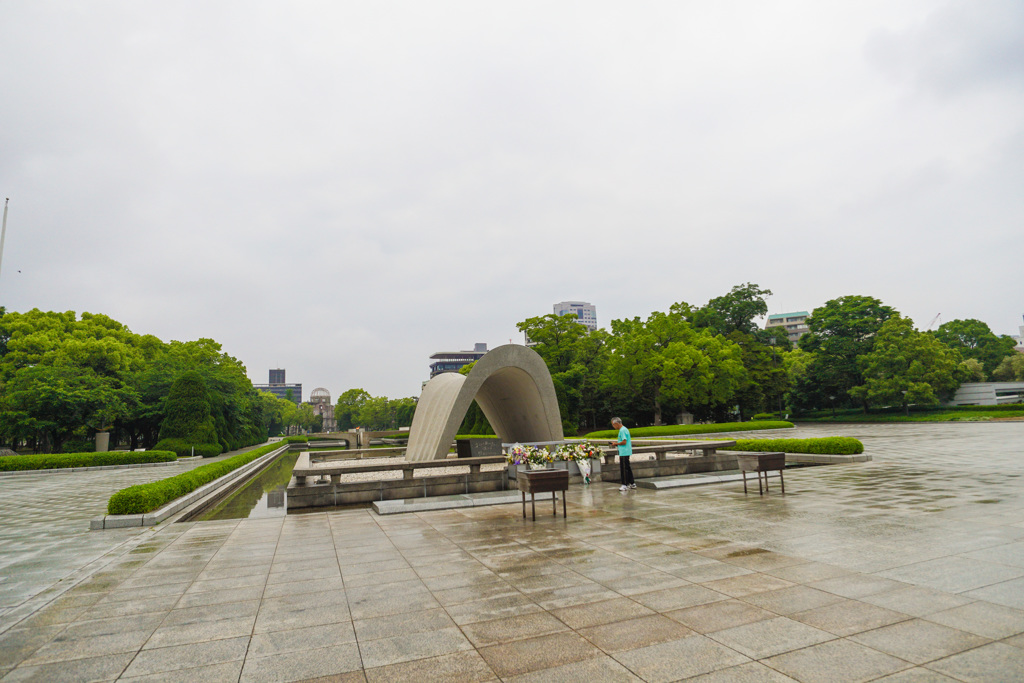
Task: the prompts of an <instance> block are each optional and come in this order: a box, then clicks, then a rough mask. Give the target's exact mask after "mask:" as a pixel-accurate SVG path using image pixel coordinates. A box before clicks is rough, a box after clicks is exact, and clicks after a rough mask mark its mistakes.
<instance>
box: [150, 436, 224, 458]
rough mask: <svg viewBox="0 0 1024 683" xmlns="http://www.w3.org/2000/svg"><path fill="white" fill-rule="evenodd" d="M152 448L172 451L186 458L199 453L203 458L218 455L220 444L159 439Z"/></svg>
mask: <svg viewBox="0 0 1024 683" xmlns="http://www.w3.org/2000/svg"><path fill="white" fill-rule="evenodd" d="M154 448H156V449H158V450H161V451H174V452H175V453H177V454H178V457H179V458H187V457H190V456H192V455H199V456H202V457H204V458H212V457H214V456H217V455H220V444H217V443H197V444H191V443H188V442H186V441H185V440H184V439H161V440H160V441H159V442H158V443H157V444H156V445H155V446H154Z"/></svg>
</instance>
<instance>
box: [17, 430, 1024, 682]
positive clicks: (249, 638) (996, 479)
mask: <svg viewBox="0 0 1024 683" xmlns="http://www.w3.org/2000/svg"><path fill="white" fill-rule="evenodd" d="M832 434H838V435H850V436H856V437H858V438H861V439H862V440H863V441H864V443H865V446H866V449H867V452H868V454H870V455H871V456H872V460H871V461H869V462H863V463H855V464H849V465H843V466H841V467H806V468H794V469H792V470H790V471H787V473H786V479H787V482H786V484H787V486H786V491H787V493H786V494H785V495H784V496H783V495H781V494H780V493H776V492H775V491H774V489H773V491H772V494H771V495H770V496H758V495H757V494H756V493H755V494H753V495H744V494H743V489H742V484H741V483H739V482H738V481H722V482H717V483H715V484H714V485H708V486H699V487H693V486H691V487H678V488H664V489H653V488H648V489H645V488H638V489H636V490H633V491H629V492H627V493H620V492H619V491H618V490H617V487H615V486H613V485H610V484H604V483H601V482H598V483H595V484H593V485H591V486H589V487H584V486H573V487H571V489H570V491H569V493H568V504H569V508H570V509H569V515H568V517H567V518H562V517H554V518H553V517H548V516H545V517H544V518H543V519H541V518H538V520H537V522H532V521H531V520H529V519H527V520H523V519H522V513H521V510H520V507H519V505H518V503H519V497H518V496H519V494H518V492H510V493H511V495H510V496H509V497H510V498H511V499H512V500H511V501H510V502H511V503H513V504H495V505H463V506H461V507H450V506H449V507H447V508H446V509H423V510H420V511H418V512H411V513H409V514H403V515H380V514H377V513H376V512H374V511H373V509H372V508H369V507H366V508H353V509H345V510H332V511H326V512H314V513H305V514H300V515H290V516H287V517H282V518H276V519H250V520H230V521H224V522H188V523H181V524H173V525H160V526H157V527H155V528H153V529H149V530H142V531H129V530H112V531H103V532H89V531H88V530H87V523H80V524H79V525H78V527H77V530H76V531H75V532H74V533H70V532H68V533H66V534H65V535H63V536H60V534H59V533H58V536H59V537H60V543H61V544H62V545H60V546H59V547H57V546H53V545H47V543H48V542H42V541H40V540H39V539H36V538H35V536H36V535H38V533H37V531H36V530H37V529H38V528H39V526H40V524H45V523H46V522H45V521H42V520H48V519H49V518H50V517H53V516H55V515H58V513H59V511H60V505H61V504H63V502H64V501H63V498H62V496H63V497H69V498H73V497H74V496H75V495H76V492H75V491H74V490H73V489H74V485H73V482H75V481H76V478H77V477H84V478H85V479H82V480H81V481H82V482H84V483H88V482H87V479H88V478H89V477H94V476H95V475H96V473H88V472H86V473H73V474H70V475H67V476H64V477H48V478H46V482H43V481H42V480H41V479H37V480H36V485H37V486H38V491H37V493H39V495H40V496H41V497H43V498H46V500H47V501H49V502H47V503H45V504H46V505H49V506H50V507H49V511H48V512H38V511H35V510H25V511H22V510H20V508H18V507H17V506H12V505H11V499H10V498H5V496H6V494H7V492H6V491H4V489H3V487H0V512H3V513H4V514H6V515H7V516H8V517H10V518H11V524H9V525H7V527H4V526H3V525H0V563H2V562H7V564H5V565H0V569H3V574H2V577H3V578H2V580H0V595H2V594H3V591H4V590H6V591H7V593H6V594H7V595H9V596H19V597H16V598H14V599H12V600H11V602H10V603H8V604H9V606H8V607H6V608H3V609H4V611H3V612H2V613H0V631H2V632H0V681H4V682H5V683H6V682H7V681H17V680H55V681H60V680H81V679H87V680H88V679H95V680H118V679H119V680H125V681H130V680H134V681H139V682H141V681H150V682H152V681H167V680H195V681H200V680H212V681H217V680H225V681H232V682H233V683H237V681H240V680H241V681H261V680H275V681H277V680H282V681H286V680H304V679H312V680H316V679H318V678H319V679H322V680H325V681H326V680H330V681H345V682H349V681H365V680H370V681H381V680H387V681H402V680H409V681H422V680H442V681H443V680H458V681H462V680H465V681H495V680H499V679H501V680H506V681H534V682H537V681H563V680H584V681H587V683H596V682H598V681H633V680H646V681H676V680H680V679H683V678H689V677H696V678H694V680H698V681H704V683H713V682H715V681H767V682H776V683H778V682H783V681H791V680H801V681H813V680H888V681H903V682H904V683H914V682H915V681H946V680H1004V679H1005V680H1013V678H1012V677H1011V678H1007V676H1009V675H1010V674H1009V673H1008V672H1010V673H1013V674H1016V672H1019V670H1020V668H1021V658H1022V655H1021V653H1024V604H1022V603H1021V597H1020V596H1021V595H1024V583H1022V582H1024V574H1022V573H1021V571H1022V569H1024V567H1022V566H1021V548H1022V543H1024V490H1022V489H1021V487H1020V485H1019V481H1020V477H1021V476H1024V424H1019V423H1018V424H1016V425H968V424H965V425H842V426H822V425H815V426H813V427H798V428H797V429H796V430H791V431H790V432H789V433H788V434H787V436H794V435H795V436H808V437H811V436H822V435H832ZM768 436H771V435H768ZM135 472H138V470H116V471H109V472H106V473H105V476H108V477H115V478H116V477H125V476H127V475H128V474H132V473H135ZM32 480H33V478H32V477H31V476H24V477H16V478H11V479H10V480H8V481H5V482H4V483H5V485H6V484H8V483H17V484H18V485H21V484H23V483H25V482H31V481H32ZM57 481H63V482H72V486H70V487H69V486H65V487H64V488H63V489H60V490H58V488H59V487H58V488H53V486H54V483H55V482H57ZM47 482H48V483H47ZM93 483H94V484H95V482H93ZM31 489H32V487H31V486H30V487H28V489H27V490H28V491H31ZM89 489H90V486H85V487H84V489H83V490H84V491H88V490H89ZM102 490H103V487H100V486H98V485H96V486H92V491H93V493H92V495H93V498H94V500H93V501H92V502H91V503H88V504H86V503H85V502H79V503H78V504H77V505H79V507H81V508H83V509H84V508H87V507H88V506H89V505H92V506H93V507H96V506H98V505H101V501H100V500H99V499H100V498H101V497H102V495H101V491H102ZM25 493H26V489H25V488H24V487H23V488H22V489H21V490H20V491H19V495H23V494H25ZM47 496H49V497H48V498H47ZM86 497H88V496H85V497H83V498H82V499H81V501H84V500H85V498H86ZM496 498H497V497H496V496H491V499H492V500H493V499H496ZM103 500H104V501H105V498H104V499H103ZM5 504H6V505H7V506H8V507H6V508H4V505H5ZM70 509H71V510H72V511H73V510H74V509H76V508H75V504H72V505H71V506H70ZM74 514H78V515H80V518H79V519H80V521H81V520H87V519H88V516H89V513H81V512H79V513H74V512H73V513H72V515H71V516H74ZM19 515H20V516H21V517H23V518H24V519H23V520H22V519H19V518H18V517H19ZM97 539H101V540H102V542H99V541H98V540H97Z"/></svg>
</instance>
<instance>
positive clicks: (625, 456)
mask: <svg viewBox="0 0 1024 683" xmlns="http://www.w3.org/2000/svg"><path fill="white" fill-rule="evenodd" d="M612 427H615V428H616V429H618V430H619V436H618V438H617V439H616V440H615V442H614V443H615V445H616V446H618V448H619V475H620V477H619V478H620V480H621V481H622V486H620V487H619V490H620V491H623V492H625V491H628V490H629V489H635V488H636V480H634V479H633V468H632V467H630V466H629V457H630V456H631V455H633V439H632V438H631V437H630V436H629V430H628V429H626V427H625V426H624V425H623V424H622V419H621V418H618V417H613V418H612Z"/></svg>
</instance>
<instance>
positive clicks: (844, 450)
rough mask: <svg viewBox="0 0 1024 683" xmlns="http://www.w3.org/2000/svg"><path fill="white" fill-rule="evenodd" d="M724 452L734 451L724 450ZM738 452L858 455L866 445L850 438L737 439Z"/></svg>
mask: <svg viewBox="0 0 1024 683" xmlns="http://www.w3.org/2000/svg"><path fill="white" fill-rule="evenodd" d="M721 450H723V451H726V450H733V449H727V448H723V449H721ZM735 450H737V451H757V452H765V451H783V452H786V453H813V454H815V455H857V454H859V453H863V452H864V444H862V443H861V442H860V441H859V440H858V439H854V438H852V437H849V436H828V437H824V438H819V439H736V448H735Z"/></svg>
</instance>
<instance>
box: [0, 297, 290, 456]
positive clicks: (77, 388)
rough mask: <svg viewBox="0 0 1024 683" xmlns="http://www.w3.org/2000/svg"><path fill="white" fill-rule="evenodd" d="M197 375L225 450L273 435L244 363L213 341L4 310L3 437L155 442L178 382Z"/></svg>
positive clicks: (100, 319) (53, 442)
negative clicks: (164, 337) (106, 436)
mask: <svg viewBox="0 0 1024 683" xmlns="http://www.w3.org/2000/svg"><path fill="white" fill-rule="evenodd" d="M186 372H195V373H197V374H198V375H199V377H200V378H201V381H202V382H203V384H204V385H205V387H206V389H207V392H208V401H209V404H210V409H211V417H212V419H213V421H214V425H215V430H216V438H215V439H214V443H217V444H219V445H220V448H221V449H224V450H228V449H234V448H239V447H241V446H244V445H249V444H253V443H259V442H260V441H261V440H263V439H265V438H266V434H267V427H268V425H269V423H270V419H271V415H270V414H268V413H266V412H265V408H267V405H266V404H265V402H264V401H263V399H261V398H260V395H259V392H257V391H256V390H255V389H253V387H252V383H251V382H250V381H249V380H248V378H247V377H246V373H245V368H244V366H243V365H242V364H241V363H240V362H239V361H238V360H237V359H235V358H232V357H231V356H229V355H227V354H225V353H223V352H222V351H221V347H220V345H219V344H217V343H216V342H215V341H213V340H212V339H200V340H197V341H194V342H177V341H175V342H170V343H164V342H162V341H160V340H159V339H158V338H156V337H154V336H152V335H137V334H134V333H133V332H131V330H129V329H128V328H127V327H125V326H124V325H122V324H121V323H119V322H117V321H115V320H113V319H111V318H109V317H108V316H105V315H99V314H91V313H82V314H81V316H78V315H76V314H75V313H74V312H71V311H68V312H64V313H59V312H44V311H40V310H38V309H33V310H31V311H28V312H26V313H16V312H5V313H4V315H3V316H0V439H3V440H5V441H9V442H10V441H18V442H21V443H27V444H30V446H31V447H34V448H36V449H37V450H56V451H59V450H61V448H62V447H63V446H64V444H65V443H69V442H71V441H75V442H76V444H75V447H76V448H82V447H84V446H82V444H83V443H85V442H87V441H88V440H89V439H91V437H92V433H93V432H95V431H98V430H111V431H112V432H113V437H112V438H113V441H114V442H115V443H116V442H118V441H121V440H123V441H125V442H127V443H128V445H129V446H131V447H132V448H135V447H137V446H139V445H142V446H144V447H147V448H152V447H153V445H154V444H155V443H156V441H157V440H158V438H159V431H160V425H161V423H162V422H163V420H164V417H165V410H166V405H165V404H166V401H167V397H168V393H169V391H170V388H171V385H172V384H173V383H174V382H175V380H177V379H178V378H179V377H181V376H182V375H183V374H185V373H186Z"/></svg>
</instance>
